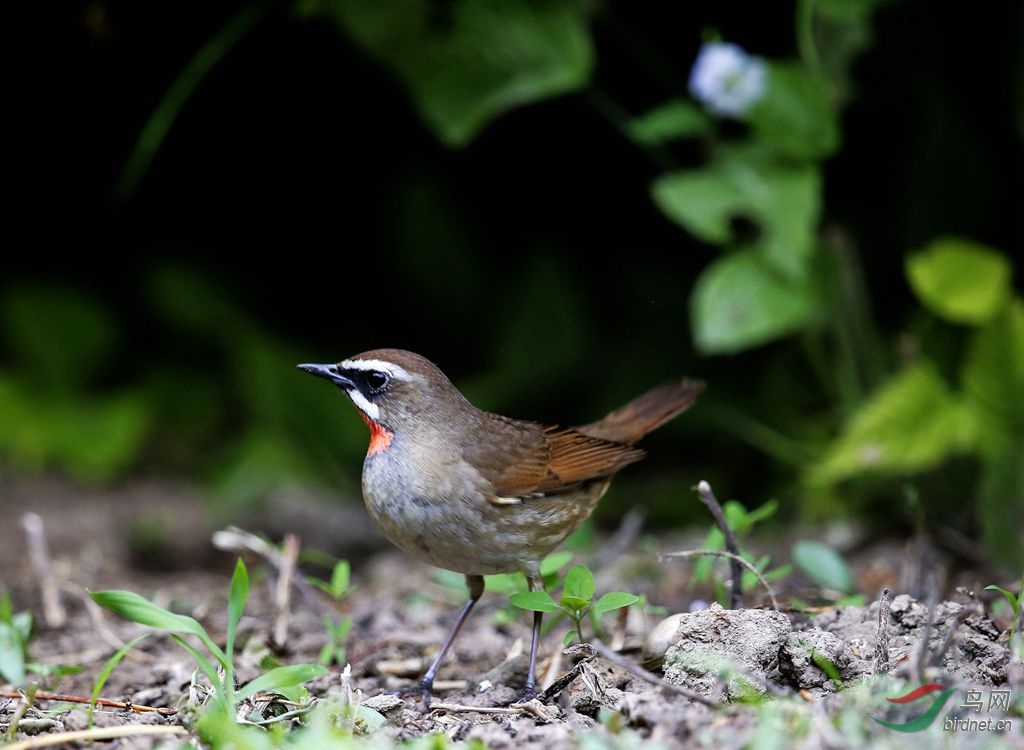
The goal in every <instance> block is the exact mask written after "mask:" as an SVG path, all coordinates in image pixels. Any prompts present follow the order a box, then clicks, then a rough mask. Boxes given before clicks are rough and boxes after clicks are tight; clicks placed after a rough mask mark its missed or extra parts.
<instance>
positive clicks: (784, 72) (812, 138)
mask: <svg viewBox="0 0 1024 750" xmlns="http://www.w3.org/2000/svg"><path fill="white" fill-rule="evenodd" d="M747 120H748V122H750V124H751V126H752V127H753V129H754V132H755V133H756V134H757V135H758V136H760V137H762V138H764V139H765V140H766V141H768V142H770V143H771V144H772V145H773V146H775V147H776V148H778V149H779V150H780V151H781V152H782V153H783V154H785V155H786V156H787V157H789V158H793V159H805V160H812V159H821V158H823V157H825V156H828V155H829V154H831V153H833V152H834V151H835V150H836V148H838V146H839V126H838V124H837V122H836V113H835V111H834V109H833V107H832V106H831V105H830V104H829V101H828V96H827V91H826V89H825V84H824V83H823V82H822V80H821V79H819V78H817V77H815V76H814V75H812V74H811V72H810V71H809V70H807V69H806V68H805V67H803V66H802V65H800V64H796V63H780V62H771V63H769V64H768V88H767V90H766V91H765V94H764V96H762V97H761V98H760V99H758V100H757V102H756V103H755V104H754V106H753V107H752V108H751V110H750V112H749V114H748V115H747Z"/></svg>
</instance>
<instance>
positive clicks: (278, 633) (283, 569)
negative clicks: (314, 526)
mask: <svg viewBox="0 0 1024 750" xmlns="http://www.w3.org/2000/svg"><path fill="white" fill-rule="evenodd" d="M300 546H301V545H300V543H299V537H298V536H297V535H295V534H285V537H284V544H283V548H282V550H281V555H280V558H281V559H280V568H279V572H278V576H277V589H276V590H275V593H274V609H275V611H276V615H275V617H274V644H275V645H276V646H277V647H278V648H281V647H283V646H284V644H285V642H286V641H287V640H288V621H289V620H290V619H291V601H292V580H293V579H294V578H295V569H296V567H297V566H298V564H299V549H300Z"/></svg>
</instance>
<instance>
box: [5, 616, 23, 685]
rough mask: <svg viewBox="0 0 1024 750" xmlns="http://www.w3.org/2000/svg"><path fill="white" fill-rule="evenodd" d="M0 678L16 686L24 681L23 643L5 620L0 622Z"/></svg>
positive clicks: (14, 629)
mask: <svg viewBox="0 0 1024 750" xmlns="http://www.w3.org/2000/svg"><path fill="white" fill-rule="evenodd" d="M0 678H3V681H4V682H9V683H11V684H12V685H14V686H16V687H17V686H20V685H23V684H24V683H25V643H24V641H23V640H22V639H21V637H20V635H19V633H18V631H17V629H16V628H15V627H14V626H13V625H12V624H10V623H7V622H0Z"/></svg>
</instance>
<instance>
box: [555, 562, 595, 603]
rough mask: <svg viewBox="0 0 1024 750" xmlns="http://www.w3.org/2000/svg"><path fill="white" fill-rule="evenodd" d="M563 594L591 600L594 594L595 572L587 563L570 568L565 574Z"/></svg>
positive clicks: (587, 600)
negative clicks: (592, 571) (591, 570)
mask: <svg viewBox="0 0 1024 750" xmlns="http://www.w3.org/2000/svg"><path fill="white" fill-rule="evenodd" d="M562 594H563V595H564V596H569V597H577V598H579V599H583V600H584V601H586V602H589V601H590V599H591V597H593V596H594V574H593V573H591V572H590V569H589V568H588V567H587V566H586V565H576V566H575V567H572V568H569V570H568V571H567V572H566V574H565V583H564V584H563V586H562Z"/></svg>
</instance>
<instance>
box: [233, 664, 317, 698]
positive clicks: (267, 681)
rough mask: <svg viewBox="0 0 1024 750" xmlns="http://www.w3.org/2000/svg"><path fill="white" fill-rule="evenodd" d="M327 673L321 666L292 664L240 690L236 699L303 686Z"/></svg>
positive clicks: (236, 694)
mask: <svg viewBox="0 0 1024 750" xmlns="http://www.w3.org/2000/svg"><path fill="white" fill-rule="evenodd" d="M327 672H328V670H327V668H326V667H322V666H320V665H319V664H291V665H288V666H286V667H277V668H276V669H271V670H270V671H269V672H265V673H264V674H261V675H260V676H259V677H257V678H256V679H255V680H253V681H252V682H250V683H248V684H246V685H243V686H242V687H241V688H239V689H238V692H237V693H235V699H236V700H239V701H241V700H245V699H246V698H248V697H249V696H252V695H255V694H256V693H262V692H265V691H268V690H277V689H280V688H286V687H291V686H292V685H301V684H302V683H304V682H307V681H309V680H313V679H316V678H317V677H322V676H323V675H325V674H327Z"/></svg>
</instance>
